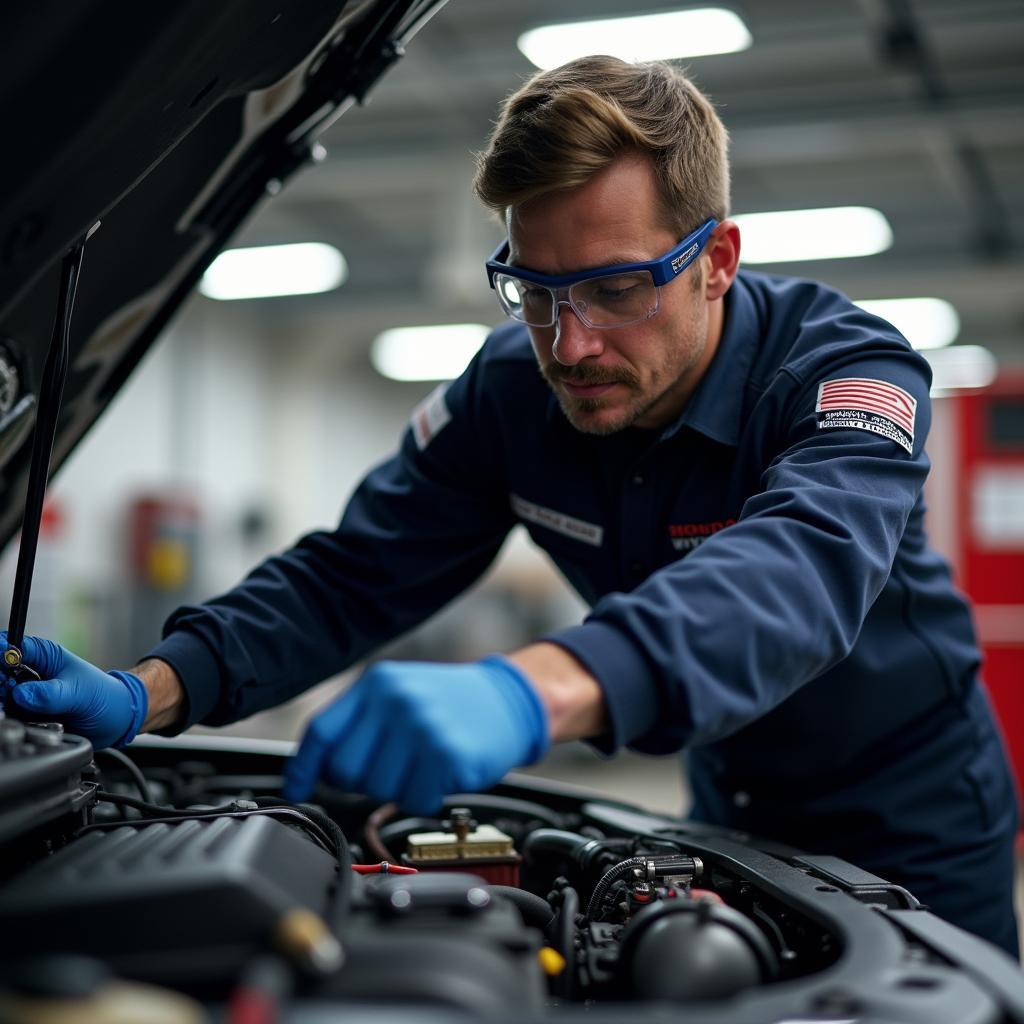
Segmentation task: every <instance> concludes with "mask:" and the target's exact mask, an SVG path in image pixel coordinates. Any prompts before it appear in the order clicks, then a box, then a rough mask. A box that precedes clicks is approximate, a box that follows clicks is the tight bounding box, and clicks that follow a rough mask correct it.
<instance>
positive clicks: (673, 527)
mask: <svg viewBox="0 0 1024 1024" xmlns="http://www.w3.org/2000/svg"><path fill="white" fill-rule="evenodd" d="M735 523H736V520H735V519H715V520H713V521H712V522H710V523H669V527H668V535H669V537H670V538H671V540H672V547H674V548H675V549H676V551H693V549H694V548H699V547H700V546H701V544H703V543H704V541H706V540H707V539H708V537H711V536H714V534H716V533H718V531H719V530H724V529H725V528H726V527H727V526H733V525H735Z"/></svg>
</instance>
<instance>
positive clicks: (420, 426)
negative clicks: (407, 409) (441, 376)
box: [409, 384, 452, 451]
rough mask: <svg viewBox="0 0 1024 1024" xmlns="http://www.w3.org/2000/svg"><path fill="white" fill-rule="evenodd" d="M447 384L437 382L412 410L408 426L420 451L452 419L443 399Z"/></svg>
mask: <svg viewBox="0 0 1024 1024" xmlns="http://www.w3.org/2000/svg"><path fill="white" fill-rule="evenodd" d="M448 386H449V385H448V384H439V385H438V386H437V387H436V388H434V390H433V391H431V392H430V394H429V395H427V397H426V398H424V399H423V401H422V402H420V404H419V405H417V406H416V408H415V409H413V411H412V419H411V421H410V423H409V426H411V427H412V436H413V437H414V438H415V439H416V447H417V448H419V450H420V451H423V449H424V448H426V447H427V445H428V444H430V442H431V441H433V440H434V438H435V437H437V435H438V434H440V433H441V431H442V430H444V428H445V427H446V426H448V424H449V423H451V420H452V414H451V412H450V411H449V409H448V403H447V402H446V401H445V400H444V396H445V393H446V392H447V391H448Z"/></svg>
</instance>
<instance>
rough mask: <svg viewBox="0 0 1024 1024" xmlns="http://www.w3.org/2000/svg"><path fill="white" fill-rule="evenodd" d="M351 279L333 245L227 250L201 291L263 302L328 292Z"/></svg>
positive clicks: (297, 244) (215, 296)
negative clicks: (287, 296) (286, 296)
mask: <svg viewBox="0 0 1024 1024" xmlns="http://www.w3.org/2000/svg"><path fill="white" fill-rule="evenodd" d="M346 277H348V266H347V264H346V263H345V257H344V256H342V254H341V253H340V252H338V250H337V249H335V248H334V246H333V245H326V244H325V243H323V242H295V243H293V244H291V245H261V246H256V247H253V248H249V249H228V250H227V252H222V253H221V254H220V255H219V256H218V257H217V258H216V259H215V260H214V261H213V263H211V264H210V267H209V269H208V270H207V271H206V273H205V274H203V279H202V281H201V282H200V284H199V290H200V291H201V292H202V293H203V294H204V295H207V296H209V297H210V298H211V299H261V298H269V297H270V296H274V295H312V294H313V293H314V292H329V291H330V290H331V289H332V288H337V287H338V285H340V284H341V283H342V282H343V281H344V280H345V278H346Z"/></svg>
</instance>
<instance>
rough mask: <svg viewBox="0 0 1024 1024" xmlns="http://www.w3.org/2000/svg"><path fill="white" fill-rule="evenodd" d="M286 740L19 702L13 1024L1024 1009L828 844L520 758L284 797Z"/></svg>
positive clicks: (870, 1017)
mask: <svg viewBox="0 0 1024 1024" xmlns="http://www.w3.org/2000/svg"><path fill="white" fill-rule="evenodd" d="M289 751H290V745H289V744H284V743H279V744H278V743H273V742H268V741H251V742H250V741H239V740H231V739H228V738H224V739H219V738H216V739H211V738H210V737H181V738H178V739H176V740H173V741H171V740H161V739H159V738H149V737H147V738H145V739H144V740H142V741H140V742H139V743H138V744H136V745H134V746H133V747H132V748H131V749H130V751H129V752H128V753H127V754H126V753H124V752H120V751H103V752H98V753H94V752H93V750H92V748H91V747H90V746H89V744H88V743H87V742H86V741H84V740H82V739H80V738H79V737H76V736H71V735H66V734H64V733H63V732H62V730H61V729H60V727H59V726H54V725H52V724H51V725H45V726H43V725H31V724H30V725H25V724H23V723H21V722H15V721H13V720H10V719H5V720H3V721H0V752H2V758H0V865H2V868H0V944H2V953H3V956H2V957H0V964H2V966H0V1020H3V1021H12V1022H21V1021H25V1022H30V1021H43V1020H45V1021H49V1022H56V1021H75V1022H80V1021H86V1020H97V1021H99V1020H102V1021H120V1020H136V1021H138V1020H159V1021H164V1020H167V1021H169V1022H170V1021H182V1022H185V1021H212V1020H223V1021H228V1022H237V1024H258V1022H262V1021H267V1022H270V1021H274V1020H282V1021H283V1020H287V1021H321V1020H335V1019H336V1020H346V1021H349V1020H360V1021H361V1020H367V1021H372V1020H385V1019H394V1018H395V1014H397V1013H400V1014H401V1019H402V1020H408V1021H416V1020H420V1019H422V1020H424V1021H428V1020H430V1021H438V1020H449V1019H451V1020H454V1019H466V1018H467V1017H469V1018H470V1019H474V1018H481V1019H482V1018H487V1019H498V1020H502V1019H507V1020H517V1021H530V1020H540V1019H548V1018H550V1017H551V1016H552V1015H554V1016H565V1017H572V1016H574V1015H577V1014H579V1013H582V1012H586V1014H587V1016H588V1019H590V1020H598V1021H601V1020H609V1021H611V1020H616V1021H621V1020H624V1019H629V1020H634V1019H635V1020H652V1021H653V1020H660V1019H662V1018H663V1017H667V1016H669V1015H671V1016H672V1018H673V1019H674V1020H685V1021H706V1022H719V1021H722V1022H724V1021H751V1022H753V1021H765V1022H783V1021H785V1022H794V1021H798V1020H799V1021H801V1022H806V1021H819V1020H820V1021H826V1020H831V1021H835V1020H849V1021H854V1020H856V1021H880V1022H881V1021H890V1022H903V1021H906V1022H912V1021H921V1022H925V1021H927V1022H929V1024H941V1022H944V1021H950V1022H958V1024H963V1022H965V1021H972V1022H973V1021H977V1022H984V1021H991V1022H993V1024H997V1022H1005V1021H1010V1020H1024V985H1022V983H1021V981H1020V977H1019V971H1017V970H1016V968H1015V967H1014V965H1012V964H1011V962H1010V961H1009V960H1008V958H1006V957H1005V956H1004V955H1003V954H1001V953H999V952H998V951H996V950H994V949H993V948H992V947H990V946H988V945H987V944H985V943H983V942H981V940H978V939H975V938H973V937H972V936H970V935H967V934H966V933H964V932H962V931H960V930H959V929H956V928H954V927H953V926H951V925H948V924H946V923H945V922H943V921H941V920H939V919H938V918H936V917H934V916H933V915H931V914H930V913H928V912H927V910H926V909H924V908H922V907H921V906H920V905H919V904H918V902H917V900H915V898H914V897H913V896H912V895H911V894H910V893H908V892H906V891H905V890H903V889H901V888H900V887H898V886H895V885H891V884H889V883H887V882H886V881H884V880H883V879H880V878H877V877H875V876H873V875H870V874H868V873H866V872H864V871H861V870H860V869H858V868H856V867H855V866H854V865H850V864H847V863H845V862H843V861H840V860H838V859H836V858H831V857H824V856H813V855H810V854H805V853H801V852H800V851H797V850H791V849H787V848H784V847H780V846H778V845H777V844H769V843H764V842H758V841H757V840H755V839H752V838H751V837H748V836H745V835H742V834H738V833H730V832H726V831H723V830H721V829H715V828H712V827H710V826H703V825H699V824H696V823H691V822H684V821H679V820H675V819H672V818H668V817H664V816H661V815H654V814H649V813H647V812H644V811H643V810H641V809H639V808H636V807H631V806H629V805H626V804H623V803H618V802H612V801H604V800H600V799H594V798H593V796H592V795H590V794H586V793H582V792H577V791H574V790H572V789H570V788H567V787H564V786H560V785H554V784H551V783H545V782H544V781H542V780H537V779H526V778H523V777H518V778H517V777H509V779H508V780H507V781H506V782H505V783H503V784H502V785H501V786H499V787H497V788H496V789H494V790H492V791H490V792H488V793H485V794H461V795H455V796H453V797H451V798H450V799H449V800H447V801H446V803H445V806H444V809H443V811H442V812H441V813H439V815H438V816H437V817H436V818H424V817H411V816H409V815H407V814H405V813H404V812H402V811H401V810H400V809H399V808H397V807H396V806H394V805H384V806H379V805H377V804H375V803H374V802H373V801H370V800H368V799H367V798H365V797H361V796H357V795H352V794H346V793H341V792H338V791H332V790H328V789H322V790H320V791H318V793H317V794H316V801H315V803H310V804H301V805H292V804H287V803H285V802H284V801H283V800H282V799H281V798H280V788H281V771H282V768H283V763H284V757H285V756H286V755H287V753H288V752H289Z"/></svg>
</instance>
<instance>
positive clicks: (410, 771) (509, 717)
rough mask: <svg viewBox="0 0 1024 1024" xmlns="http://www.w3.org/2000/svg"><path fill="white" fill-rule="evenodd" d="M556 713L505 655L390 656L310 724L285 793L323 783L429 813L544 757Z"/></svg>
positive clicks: (299, 795) (297, 796)
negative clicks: (433, 659) (434, 660)
mask: <svg viewBox="0 0 1024 1024" xmlns="http://www.w3.org/2000/svg"><path fill="white" fill-rule="evenodd" d="M549 742H550V741H549V736H548V719H547V713H546V711H545V709H544V705H543V703H542V702H541V699H540V697H539V696H538V694H537V691H536V690H535V689H534V687H533V685H532V684H531V683H530V682H529V680H528V679H527V677H526V676H525V675H524V674H523V672H521V671H520V670H519V669H518V668H516V667H515V666H514V665H512V664H511V663H510V662H509V661H508V660H506V659H505V658H502V657H497V656H495V657H490V658H485V659H484V660H483V661H478V662H473V663H471V664H466V665H443V664H430V663H423V662H399V661H382V662H379V663H378V664H376V665H374V666H373V667H372V668H370V669H368V670H367V671H366V672H364V673H363V675H362V676H360V678H359V679H358V680H357V681H356V683H355V684H354V685H353V686H352V688H351V689H350V690H348V691H347V692H345V693H344V694H342V696H341V697H339V698H338V699H337V700H336V701H335V702H334V703H333V704H331V705H330V706H329V707H328V708H327V709H326V710H324V711H322V712H321V713H320V714H318V715H317V716H316V717H315V718H314V719H313V720H312V722H310V724H309V726H308V728H307V729H306V733H305V735H304V737H303V739H302V742H301V744H300V745H299V749H298V751H297V752H296V754H295V757H294V758H293V759H292V760H291V761H290V762H289V764H288V768H287V773H286V784H285V790H284V792H285V797H286V798H287V799H289V800H292V801H300V800H304V799H306V798H307V797H308V796H309V795H310V793H311V792H312V791H313V787H314V786H315V784H316V783H317V781H318V780H323V781H324V782H327V783H329V784H331V785H333V786H337V787H338V788H340V789H344V790H348V791H354V792H358V793H366V794H367V795H368V796H371V797H373V798H374V799H376V800H380V801H382V802H386V801H391V800H393V801H395V802H397V803H398V804H400V805H401V806H402V807H403V808H404V809H405V810H407V811H412V812H414V813H422V814H428V813H432V812H435V811H437V810H438V809H439V808H440V807H441V803H442V801H443V799H444V797H445V796H446V795H447V794H449V793H458V792H464V791H472V792H476V791H479V790H482V789H487V788H488V787H489V786H492V785H494V784H495V783H496V782H498V781H499V780H500V779H501V777H502V776H503V775H504V774H505V773H506V772H507V771H509V770H510V769H512V768H517V767H519V766H521V765H525V764H531V763H532V762H534V761H536V760H538V759H539V758H541V757H542V756H543V755H544V753H545V751H546V750H547V748H548V745H549Z"/></svg>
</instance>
